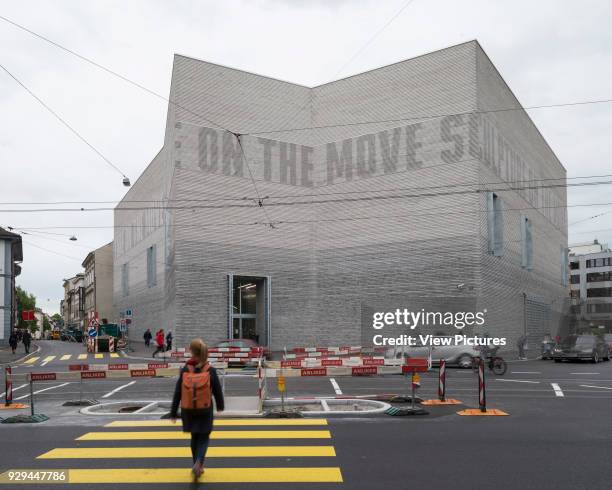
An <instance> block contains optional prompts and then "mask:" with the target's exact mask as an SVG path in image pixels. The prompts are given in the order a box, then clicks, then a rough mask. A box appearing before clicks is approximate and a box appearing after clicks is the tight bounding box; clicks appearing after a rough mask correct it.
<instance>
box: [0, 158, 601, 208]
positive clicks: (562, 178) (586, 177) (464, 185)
mask: <svg viewBox="0 0 612 490" xmlns="http://www.w3.org/2000/svg"><path fill="white" fill-rule="evenodd" d="M467 161H475V159H469V160H460V161H459V162H467ZM459 162H454V163H459ZM444 165H446V164H444ZM435 166H436V165H431V166H427V167H424V169H429V168H432V167H435ZM402 172H404V171H402ZM396 173H401V172H394V173H390V174H381V175H380V176H378V175H377V176H375V177H383V176H389V175H394V174H396ZM607 177H612V174H600V175H581V176H575V177H550V178H546V179H526V180H508V181H497V182H484V183H481V182H465V183H458V184H445V185H438V186H419V187H394V188H382V189H360V190H355V191H338V192H319V193H312V194H281V195H269V196H266V197H265V199H290V198H303V197H319V196H336V195H349V194H364V193H365V194H370V193H373V192H397V191H408V190H434V189H446V188H452V187H469V186H479V185H491V184H525V183H535V182H549V181H555V180H577V179H594V178H607ZM355 182H366V181H365V180H364V181H354V182H353V183H355ZM321 187H327V186H321ZM255 199H256V198H255V197H250V196H242V197H219V198H215V199H205V198H204V199H184V198H183V199H166V200H165V201H166V202H224V201H253V200H255ZM157 202H162V200H160V199H123V200H121V201H5V202H0V205H2V206H7V205H24V206H26V205H27V206H29V205H42V204H47V205H60V204H117V203H139V204H145V203H157Z"/></svg>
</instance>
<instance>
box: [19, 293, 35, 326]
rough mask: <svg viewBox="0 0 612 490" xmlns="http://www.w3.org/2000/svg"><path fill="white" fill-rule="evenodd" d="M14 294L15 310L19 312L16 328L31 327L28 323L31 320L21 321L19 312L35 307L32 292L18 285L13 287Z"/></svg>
mask: <svg viewBox="0 0 612 490" xmlns="http://www.w3.org/2000/svg"><path fill="white" fill-rule="evenodd" d="M15 295H16V297H17V311H18V314H19V319H18V321H17V327H18V328H28V327H31V325H29V323H31V322H24V321H23V318H22V316H21V312H22V311H27V310H34V309H36V297H35V296H34V295H33V294H29V293H28V292H27V291H25V290H24V289H21V287H19V286H17V287H16V288H15Z"/></svg>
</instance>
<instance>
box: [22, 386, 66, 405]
mask: <svg viewBox="0 0 612 490" xmlns="http://www.w3.org/2000/svg"><path fill="white" fill-rule="evenodd" d="M69 384H70V383H62V384H61V385H55V386H49V387H48V388H43V389H42V390H38V391H35V392H34V394H35V395H38V394H39V393H42V392H43V391H49V390H54V389H55V388H61V387H62V386H66V385H69ZM29 396H30V394H29V393H28V394H27V395H23V396H20V397H19V398H15V401H17V400H23V399H24V398H27V397H29Z"/></svg>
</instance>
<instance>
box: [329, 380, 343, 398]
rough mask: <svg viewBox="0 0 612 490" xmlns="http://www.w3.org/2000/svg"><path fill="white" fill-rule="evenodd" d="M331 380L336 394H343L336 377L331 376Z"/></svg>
mask: <svg viewBox="0 0 612 490" xmlns="http://www.w3.org/2000/svg"><path fill="white" fill-rule="evenodd" d="M329 382H330V383H331V384H332V386H333V387H334V391H335V392H336V395H342V390H341V389H340V386H338V382H337V381H336V380H335V379H334V378H329Z"/></svg>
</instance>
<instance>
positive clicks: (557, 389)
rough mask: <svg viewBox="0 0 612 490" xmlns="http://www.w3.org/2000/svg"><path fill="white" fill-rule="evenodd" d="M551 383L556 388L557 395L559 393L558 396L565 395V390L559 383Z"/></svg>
mask: <svg viewBox="0 0 612 490" xmlns="http://www.w3.org/2000/svg"><path fill="white" fill-rule="evenodd" d="M550 385H551V386H552V389H553V390H555V395H557V396H565V395H564V394H563V390H562V389H561V387H560V386H559V385H558V384H557V383H550Z"/></svg>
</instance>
